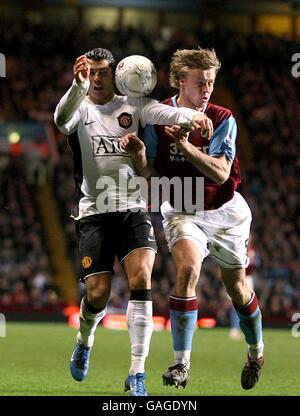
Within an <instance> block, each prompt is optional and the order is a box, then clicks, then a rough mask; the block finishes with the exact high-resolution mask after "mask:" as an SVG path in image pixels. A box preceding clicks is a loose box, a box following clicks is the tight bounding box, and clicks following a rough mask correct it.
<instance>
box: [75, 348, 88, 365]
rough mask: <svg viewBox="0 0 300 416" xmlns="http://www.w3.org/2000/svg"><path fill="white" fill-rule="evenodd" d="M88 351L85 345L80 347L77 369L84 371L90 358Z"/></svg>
mask: <svg viewBox="0 0 300 416" xmlns="http://www.w3.org/2000/svg"><path fill="white" fill-rule="evenodd" d="M88 351H89V350H88V349H87V348H86V347H84V346H83V345H80V347H79V351H78V353H77V357H76V361H75V362H76V367H78V368H81V369H83V368H84V365H85V362H86V360H87V358H88Z"/></svg>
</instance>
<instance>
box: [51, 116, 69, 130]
mask: <svg viewBox="0 0 300 416" xmlns="http://www.w3.org/2000/svg"><path fill="white" fill-rule="evenodd" d="M65 122H66V121H65V118H64V117H63V116H61V115H60V116H54V123H55V124H56V125H57V127H63V125H64V124H65Z"/></svg>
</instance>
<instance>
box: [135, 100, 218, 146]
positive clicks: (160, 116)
mask: <svg viewBox="0 0 300 416" xmlns="http://www.w3.org/2000/svg"><path fill="white" fill-rule="evenodd" d="M141 123H142V126H143V127H144V126H145V125H146V124H152V125H155V124H159V125H175V124H178V125H180V124H185V125H189V126H190V128H191V129H192V128H199V129H201V131H203V132H205V134H206V137H207V138H208V139H210V138H211V136H212V134H213V124H212V121H211V120H210V119H209V118H208V117H207V115H206V114H204V113H201V112H199V111H196V110H193V109H191V108H186V107H180V108H177V107H172V106H169V105H166V104H162V103H159V102H158V101H156V100H152V99H150V100H149V99H148V100H147V102H146V104H144V105H143V107H142V111H141Z"/></svg>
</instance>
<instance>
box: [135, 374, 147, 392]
mask: <svg viewBox="0 0 300 416" xmlns="http://www.w3.org/2000/svg"><path fill="white" fill-rule="evenodd" d="M144 380H145V378H144V377H143V376H142V375H136V377H135V378H134V385H133V390H134V391H135V392H136V393H138V394H141V395H142V394H144V393H145V386H144Z"/></svg>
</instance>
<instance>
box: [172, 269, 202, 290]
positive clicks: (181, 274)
mask: <svg viewBox="0 0 300 416" xmlns="http://www.w3.org/2000/svg"><path fill="white" fill-rule="evenodd" d="M198 276H199V271H198V269H197V267H196V266H193V265H186V264H183V265H180V266H179V267H177V280H178V281H180V282H182V284H183V285H187V286H189V285H191V284H194V283H195V282H196V283H197V280H198Z"/></svg>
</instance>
